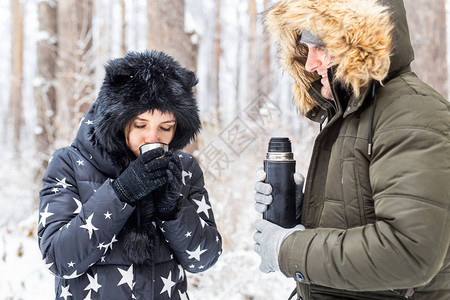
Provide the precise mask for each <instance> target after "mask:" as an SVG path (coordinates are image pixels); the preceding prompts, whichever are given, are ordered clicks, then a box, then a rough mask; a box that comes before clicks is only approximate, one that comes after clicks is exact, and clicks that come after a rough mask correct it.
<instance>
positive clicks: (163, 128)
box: [161, 127, 172, 131]
mask: <svg viewBox="0 0 450 300" xmlns="http://www.w3.org/2000/svg"><path fill="white" fill-rule="evenodd" d="M161 129H162V130H164V131H170V130H171V129H172V127H169V128H165V127H161Z"/></svg>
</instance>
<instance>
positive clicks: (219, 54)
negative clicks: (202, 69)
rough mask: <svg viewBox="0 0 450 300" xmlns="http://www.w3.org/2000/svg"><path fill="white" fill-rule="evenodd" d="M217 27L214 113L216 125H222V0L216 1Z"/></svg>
mask: <svg viewBox="0 0 450 300" xmlns="http://www.w3.org/2000/svg"><path fill="white" fill-rule="evenodd" d="M215 20H216V26H215V30H214V48H213V49H214V50H213V51H214V53H213V61H214V67H213V68H212V71H213V78H214V83H213V87H214V91H215V107H214V111H215V112H216V118H215V119H216V123H217V124H220V123H221V116H220V113H221V109H220V106H221V103H220V61H221V59H222V23H221V0H216V18H215Z"/></svg>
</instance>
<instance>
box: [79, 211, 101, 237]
mask: <svg viewBox="0 0 450 300" xmlns="http://www.w3.org/2000/svg"><path fill="white" fill-rule="evenodd" d="M93 217H94V213H92V214H91V215H90V216H89V217H88V218H87V219H86V224H84V225H81V226H80V228H85V229H87V231H88V232H89V239H91V238H92V233H93V232H94V231H96V230H98V228H97V227H95V226H94V225H93V224H92V218H93Z"/></svg>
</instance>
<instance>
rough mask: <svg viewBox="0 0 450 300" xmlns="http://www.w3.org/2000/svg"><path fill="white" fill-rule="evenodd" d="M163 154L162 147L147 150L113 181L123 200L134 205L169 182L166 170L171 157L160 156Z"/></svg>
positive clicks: (113, 185)
mask: <svg viewBox="0 0 450 300" xmlns="http://www.w3.org/2000/svg"><path fill="white" fill-rule="evenodd" d="M163 154H164V150H163V149H162V148H157V149H153V150H151V151H148V152H145V153H144V154H142V155H141V156H139V157H138V158H137V159H136V160H135V161H133V162H132V163H131V164H130V165H129V166H128V167H127V168H126V169H125V171H123V173H122V174H121V175H120V176H119V177H118V178H117V179H116V180H115V181H114V182H113V183H112V187H113V189H114V191H115V192H116V194H117V196H118V197H119V199H120V200H121V201H123V202H126V203H128V204H130V205H133V206H134V205H136V203H137V202H139V201H140V200H142V199H144V198H146V197H147V196H148V195H149V194H150V193H152V192H153V191H154V190H156V189H158V188H160V187H162V186H163V185H165V184H166V183H167V173H166V170H167V165H168V163H169V160H170V157H162V158H159V157H160V156H162V155H163Z"/></svg>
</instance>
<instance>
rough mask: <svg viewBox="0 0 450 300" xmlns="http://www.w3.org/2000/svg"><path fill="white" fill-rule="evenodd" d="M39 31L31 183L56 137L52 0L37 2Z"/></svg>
mask: <svg viewBox="0 0 450 300" xmlns="http://www.w3.org/2000/svg"><path fill="white" fill-rule="evenodd" d="M38 21H39V33H40V36H41V37H42V38H41V39H39V40H38V42H37V46H36V51H37V67H36V80H35V82H37V83H36V85H35V87H34V97H35V101H36V114H37V121H36V122H37V124H36V126H37V131H36V135H35V142H36V152H37V156H38V157H37V158H38V161H40V162H42V164H41V165H40V167H39V168H38V169H37V171H36V173H35V183H38V182H39V181H40V179H41V178H42V176H43V175H44V171H45V169H46V168H47V165H48V160H49V158H50V154H51V153H52V152H53V151H54V150H55V146H54V142H55V138H56V127H55V126H56V125H55V115H56V105H57V102H56V87H55V80H56V57H57V36H56V35H57V27H56V2H53V3H51V2H49V1H40V2H39V3H38Z"/></svg>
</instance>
